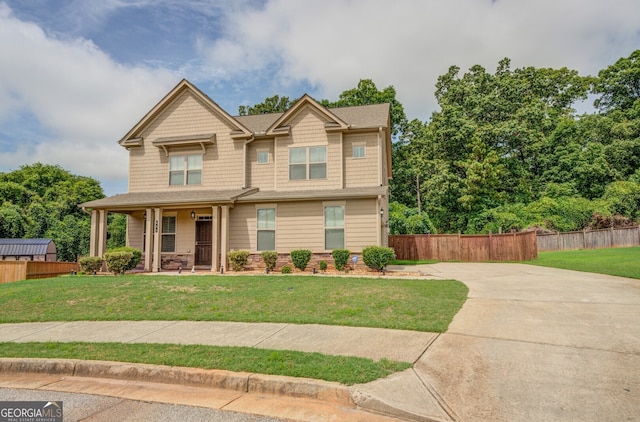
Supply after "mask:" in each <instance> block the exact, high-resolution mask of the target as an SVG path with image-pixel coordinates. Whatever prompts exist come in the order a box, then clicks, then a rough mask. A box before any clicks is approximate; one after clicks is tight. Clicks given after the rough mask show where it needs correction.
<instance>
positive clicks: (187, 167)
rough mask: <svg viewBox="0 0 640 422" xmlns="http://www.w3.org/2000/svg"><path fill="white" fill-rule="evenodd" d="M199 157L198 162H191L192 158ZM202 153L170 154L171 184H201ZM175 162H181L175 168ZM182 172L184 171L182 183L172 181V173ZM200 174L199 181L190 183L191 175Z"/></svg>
mask: <svg viewBox="0 0 640 422" xmlns="http://www.w3.org/2000/svg"><path fill="white" fill-rule="evenodd" d="M196 157H197V158H199V165H198V163H195V165H194V164H189V163H190V161H191V160H190V159H193V158H196ZM202 158H203V156H202V154H181V155H170V156H169V186H186V185H201V184H202ZM173 163H176V164H179V165H177V166H176V168H175V169H173V167H172V166H173ZM174 173H175V174H176V175H177V174H180V173H182V177H181V181H182V183H172V177H171V176H172V174H174ZM196 173H197V174H199V176H200V177H199V180H198V182H191V183H189V179H190V176H193V175H195V174H196Z"/></svg>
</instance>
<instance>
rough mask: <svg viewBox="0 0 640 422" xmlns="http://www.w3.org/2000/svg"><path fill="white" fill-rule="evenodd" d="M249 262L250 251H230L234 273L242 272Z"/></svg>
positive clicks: (230, 260)
mask: <svg viewBox="0 0 640 422" xmlns="http://www.w3.org/2000/svg"><path fill="white" fill-rule="evenodd" d="M248 260H249V251H245V250H231V251H229V262H230V263H231V269H233V271H242V269H243V268H244V267H245V266H246V265H247V261H248Z"/></svg>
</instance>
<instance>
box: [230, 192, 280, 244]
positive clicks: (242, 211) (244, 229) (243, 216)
mask: <svg viewBox="0 0 640 422" xmlns="http://www.w3.org/2000/svg"><path fill="white" fill-rule="evenodd" d="M277 221H278V220H277V217H276V224H278V223H277ZM229 249H244V250H248V251H252V252H255V250H256V207H255V205H254V204H242V205H238V206H236V207H234V208H232V209H231V210H230V211H229Z"/></svg>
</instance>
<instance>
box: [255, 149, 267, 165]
mask: <svg viewBox="0 0 640 422" xmlns="http://www.w3.org/2000/svg"><path fill="white" fill-rule="evenodd" d="M261 154H266V156H267V161H260V155H261ZM269 161H270V160H269V150H268V149H258V150H256V163H257V164H259V165H261V166H262V165H265V164H269Z"/></svg>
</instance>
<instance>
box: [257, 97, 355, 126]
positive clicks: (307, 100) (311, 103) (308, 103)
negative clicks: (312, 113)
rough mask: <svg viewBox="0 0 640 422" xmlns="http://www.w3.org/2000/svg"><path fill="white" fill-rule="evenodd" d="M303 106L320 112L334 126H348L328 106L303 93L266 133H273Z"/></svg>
mask: <svg viewBox="0 0 640 422" xmlns="http://www.w3.org/2000/svg"><path fill="white" fill-rule="evenodd" d="M305 107H311V108H313V109H315V110H316V111H318V112H319V113H320V114H323V115H324V116H325V117H326V118H327V119H328V120H330V121H331V122H332V123H333V124H335V125H336V128H339V129H347V128H348V127H349V124H348V123H346V122H345V121H344V120H342V119H340V118H339V117H338V116H336V115H335V114H333V113H332V112H331V111H330V110H329V109H328V108H326V107H324V106H322V105H321V104H320V103H319V102H317V101H316V100H314V99H313V98H311V96H309V95H308V94H304V95H303V96H302V98H300V99H299V100H298V101H296V103H295V104H294V105H293V106H291V108H289V110H287V111H285V112H284V113H282V115H281V116H280V117H278V118H277V119H276V121H275V122H273V123H272V124H271V126H269V128H267V135H275V134H276V133H277V131H278V129H279V128H281V127H283V126H284V125H285V123H286V122H287V121H288V120H290V119H291V118H292V117H293V116H295V115H296V114H297V113H298V112H299V111H300V110H302V109H303V108H305Z"/></svg>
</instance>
